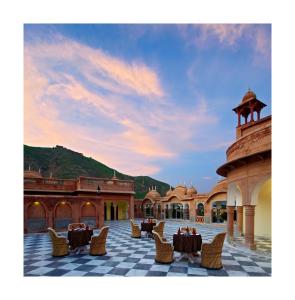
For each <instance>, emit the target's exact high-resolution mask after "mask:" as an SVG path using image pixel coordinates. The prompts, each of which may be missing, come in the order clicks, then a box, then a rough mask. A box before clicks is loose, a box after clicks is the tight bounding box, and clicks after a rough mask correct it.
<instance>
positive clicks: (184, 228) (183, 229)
mask: <svg viewBox="0 0 295 300" xmlns="http://www.w3.org/2000/svg"><path fill="white" fill-rule="evenodd" d="M188 229H189V232H190V233H192V232H193V227H189V228H188ZM186 230H187V227H180V231H181V232H186Z"/></svg>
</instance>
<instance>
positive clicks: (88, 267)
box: [75, 265, 97, 272]
mask: <svg viewBox="0 0 295 300" xmlns="http://www.w3.org/2000/svg"><path fill="white" fill-rule="evenodd" d="M96 267H97V266H94V265H82V266H79V267H78V268H76V269H75V271H84V272H90V271H91V270H93V269H94V268H96Z"/></svg>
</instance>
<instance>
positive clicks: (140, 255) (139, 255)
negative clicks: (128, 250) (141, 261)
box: [129, 253, 145, 258]
mask: <svg viewBox="0 0 295 300" xmlns="http://www.w3.org/2000/svg"><path fill="white" fill-rule="evenodd" d="M144 256H145V254H137V253H134V254H131V255H130V256H129V257H132V258H143V257H144Z"/></svg>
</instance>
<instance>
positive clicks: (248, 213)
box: [245, 205, 256, 250]
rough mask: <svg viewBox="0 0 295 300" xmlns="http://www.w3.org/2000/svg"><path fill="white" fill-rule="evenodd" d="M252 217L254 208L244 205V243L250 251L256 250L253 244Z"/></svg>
mask: <svg viewBox="0 0 295 300" xmlns="http://www.w3.org/2000/svg"><path fill="white" fill-rule="evenodd" d="M254 216H255V206H254V205H245V225H246V226H245V243H246V245H247V246H248V247H249V248H250V249H251V250H254V249H256V245H255V242H254Z"/></svg>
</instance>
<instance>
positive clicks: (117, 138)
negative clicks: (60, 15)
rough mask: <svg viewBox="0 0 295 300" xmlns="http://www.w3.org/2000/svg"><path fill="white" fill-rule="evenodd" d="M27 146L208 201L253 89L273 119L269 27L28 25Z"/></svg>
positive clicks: (26, 74) (25, 133)
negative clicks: (238, 110) (205, 195)
mask: <svg viewBox="0 0 295 300" xmlns="http://www.w3.org/2000/svg"><path fill="white" fill-rule="evenodd" d="M24 84H25V86H24V95H25V97H24V143H25V144H26V145H30V146H41V147H54V146H55V145H62V146H64V147H66V148H69V149H72V150H74V151H77V152H81V153H83V154H84V155H85V156H87V157H92V158H94V159H96V160H98V161H100V162H102V163H104V164H106V165H108V166H109V167H111V168H114V169H116V170H118V171H120V172H123V173H126V174H129V175H134V176H137V175H148V176H151V177H153V178H155V179H158V180H161V181H164V182H167V183H168V184H171V185H173V186H175V185H176V184H179V183H184V182H185V183H186V184H191V183H193V185H194V186H195V187H196V188H197V190H198V191H199V192H209V191H210V189H211V188H212V186H213V185H214V184H215V183H216V182H217V181H218V180H220V179H221V177H219V176H218V175H217V174H216V169H217V168H218V167H219V166H220V165H222V164H223V163H225V161H226V154H225V151H226V149H227V147H228V146H229V145H230V144H231V143H232V142H233V141H234V140H235V127H236V125H237V116H236V115H235V113H234V112H233V111H232V108H234V107H236V106H237V105H238V104H239V103H240V102H241V99H242V97H243V96H244V94H245V93H246V92H247V90H248V88H251V89H252V90H253V91H254V92H255V93H256V95H257V98H258V99H259V100H261V101H262V102H264V103H265V104H267V107H266V108H265V109H264V110H263V111H262V115H261V116H262V117H264V116H266V115H269V114H271V26H270V25H263V24H260V25H249V24H237V25H224V24H211V25H205V24H204V25H200V24H194V25H192V24H191V25H184V24H183V25H180V24H175V25H173V24H171V25H164V24H159V25H154V24H149V25H126V24H125V25H119V24H117V25H101V24H97V25H90V24H87V25H82V24H81V25H74V24H72V25H66V24H61V25H49V24H46V25H36V24H34V25H33V24H26V25H25V26H24Z"/></svg>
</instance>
